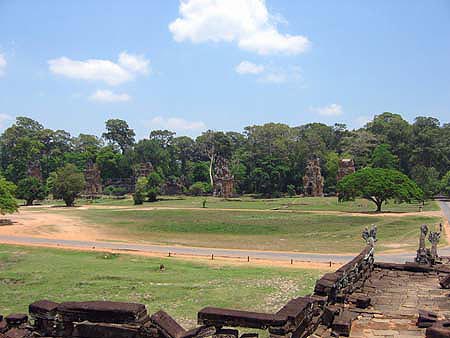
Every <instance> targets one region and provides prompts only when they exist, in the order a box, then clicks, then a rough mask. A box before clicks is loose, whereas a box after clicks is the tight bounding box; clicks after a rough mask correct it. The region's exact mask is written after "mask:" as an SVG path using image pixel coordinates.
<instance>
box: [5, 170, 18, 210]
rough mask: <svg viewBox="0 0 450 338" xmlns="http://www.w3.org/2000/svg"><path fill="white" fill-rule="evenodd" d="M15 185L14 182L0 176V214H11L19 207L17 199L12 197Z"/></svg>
mask: <svg viewBox="0 0 450 338" xmlns="http://www.w3.org/2000/svg"><path fill="white" fill-rule="evenodd" d="M15 189H16V186H15V185H14V183H12V182H9V181H7V180H6V179H5V178H4V177H0V213H1V214H2V215H6V214H12V213H13V212H16V211H17V210H18V209H19V206H18V205H17V201H16V199H15V198H14V192H15Z"/></svg>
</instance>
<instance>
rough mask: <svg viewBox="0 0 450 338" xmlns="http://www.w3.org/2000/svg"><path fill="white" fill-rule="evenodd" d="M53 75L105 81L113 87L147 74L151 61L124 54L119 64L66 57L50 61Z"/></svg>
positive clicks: (138, 56) (140, 56) (120, 56)
mask: <svg viewBox="0 0 450 338" xmlns="http://www.w3.org/2000/svg"><path fill="white" fill-rule="evenodd" d="M48 64H49V69H50V71H51V72H52V73H55V74H59V75H63V76H66V77H68V78H71V79H80V80H89V81H103V82H105V83H107V84H109V85H111V86H115V85H119V84H121V83H124V82H127V81H130V80H133V79H134V78H135V76H136V75H137V74H147V73H148V71H149V70H148V66H149V61H148V60H146V59H145V58H144V57H143V56H142V55H132V54H128V53H126V52H122V53H120V55H119V61H118V63H115V62H113V61H110V60H102V59H88V60H85V61H77V60H72V59H69V58H67V57H65V56H63V57H60V58H57V59H52V60H49V61H48Z"/></svg>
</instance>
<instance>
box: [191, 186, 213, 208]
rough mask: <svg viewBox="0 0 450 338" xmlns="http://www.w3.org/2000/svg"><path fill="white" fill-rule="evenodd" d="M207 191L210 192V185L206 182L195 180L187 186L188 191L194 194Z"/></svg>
mask: <svg viewBox="0 0 450 338" xmlns="http://www.w3.org/2000/svg"><path fill="white" fill-rule="evenodd" d="M208 192H211V185H210V184H209V183H206V182H195V183H194V184H192V185H191V186H190V187H189V193H190V194H191V195H194V196H201V195H204V194H206V193H208ZM205 201H206V200H205ZM205 205H206V203H205Z"/></svg>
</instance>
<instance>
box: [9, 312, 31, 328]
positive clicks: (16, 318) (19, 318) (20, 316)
mask: <svg viewBox="0 0 450 338" xmlns="http://www.w3.org/2000/svg"><path fill="white" fill-rule="evenodd" d="M5 319H6V323H8V326H9V327H17V326H20V325H22V324H25V323H26V322H28V316H27V315H26V314H25V313H13V314H10V315H9V316H6V317H5Z"/></svg>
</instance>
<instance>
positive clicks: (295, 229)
mask: <svg viewBox="0 0 450 338" xmlns="http://www.w3.org/2000/svg"><path fill="white" fill-rule="evenodd" d="M53 212H61V213H64V214H65V215H72V216H77V217H80V218H81V219H82V220H83V221H84V222H85V223H88V224H97V225H98V226H99V227H101V229H103V231H104V232H105V233H111V234H114V235H116V236H119V237H122V238H123V239H127V240H132V241H135V242H139V241H146V242H153V243H163V244H179V245H190V246H204V247H221V248H236V249H258V250H287V251H305V252H321V253H335V252H336V253H337V252H357V251H359V250H360V249H361V248H362V247H363V245H364V243H363V241H362V239H361V231H362V229H363V228H364V227H365V226H370V225H371V224H375V225H377V227H378V237H379V246H378V248H379V250H384V249H397V248H401V249H412V248H414V247H416V246H417V239H418V232H419V230H418V229H419V227H420V225H421V224H423V223H426V224H429V225H430V226H433V225H434V224H437V223H439V221H440V220H439V218H437V217H427V216H411V215H409V216H402V217H398V216H396V215H383V216H372V215H358V216H355V215H346V214H320V213H307V212H303V213H296V212H279V211H266V212H260V211H256V210H255V211H234V210H228V211H222V210H208V209H201V210H129V209H126V210H121V209H88V210H86V209H84V210H83V209H72V210H67V209H65V210H61V209H59V210H57V209H54V210H53ZM99 239H100V238H99Z"/></svg>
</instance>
